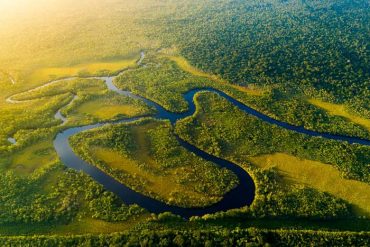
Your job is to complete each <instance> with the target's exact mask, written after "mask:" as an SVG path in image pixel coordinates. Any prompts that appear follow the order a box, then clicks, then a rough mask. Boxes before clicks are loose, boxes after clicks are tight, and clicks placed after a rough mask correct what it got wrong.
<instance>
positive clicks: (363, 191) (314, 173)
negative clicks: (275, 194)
mask: <svg viewBox="0 0 370 247" xmlns="http://www.w3.org/2000/svg"><path fill="white" fill-rule="evenodd" d="M251 161H252V163H253V164H255V165H256V166H258V167H260V168H270V167H275V168H277V169H278V172H279V173H280V174H281V175H282V178H283V183H288V184H303V185H306V186H308V187H311V188H314V189H317V190H319V191H323V192H327V193H330V194H332V195H334V196H336V197H338V198H342V199H344V200H346V201H348V202H349V203H351V204H352V205H353V206H354V209H355V211H356V213H357V214H358V215H366V216H370V193H369V191H370V185H369V184H366V183H363V182H359V181H356V180H350V179H344V178H343V177H342V176H341V174H340V172H339V171H338V170H337V169H335V168H334V167H333V166H331V165H328V164H323V163H320V162H317V161H312V160H302V159H299V158H297V157H294V156H291V155H287V154H284V153H275V154H270V155H262V156H257V157H253V158H251Z"/></svg>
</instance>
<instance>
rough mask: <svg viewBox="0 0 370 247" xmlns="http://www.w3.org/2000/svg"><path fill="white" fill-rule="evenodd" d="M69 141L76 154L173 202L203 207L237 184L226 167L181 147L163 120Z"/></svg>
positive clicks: (100, 131) (111, 128)
mask: <svg viewBox="0 0 370 247" xmlns="http://www.w3.org/2000/svg"><path fill="white" fill-rule="evenodd" d="M114 143H116V144H114ZM72 144H73V148H74V149H75V150H76V151H77V153H78V154H80V155H81V157H83V158H84V159H85V160H87V161H89V162H92V163H93V164H94V165H96V166H98V167H99V168H100V169H102V170H104V171H106V172H107V173H108V174H110V175H112V176H113V177H115V178H116V179H118V180H119V181H121V182H123V183H124V184H126V185H128V186H129V187H131V188H133V189H134V190H136V191H139V192H141V193H143V194H145V195H148V196H151V197H154V198H156V199H159V200H161V201H164V202H166V203H169V204H172V205H178V206H183V207H203V206H208V205H211V204H213V203H215V202H217V201H219V200H220V199H221V198H222V195H223V194H224V193H226V192H227V191H229V190H231V189H232V188H233V187H234V186H235V185H236V184H237V183H238V182H237V178H236V177H235V175H234V174H232V173H231V172H230V171H228V170H226V169H221V168H219V167H217V166H216V165H215V164H212V163H210V162H207V161H205V160H202V159H201V158H198V157H196V156H194V155H193V154H191V153H189V152H188V151H187V150H186V149H184V148H183V147H181V146H180V144H179V143H178V142H177V140H176V139H175V137H174V135H173V133H172V130H171V126H170V124H169V123H168V122H161V121H155V120H144V121H141V122H137V123H134V124H126V125H118V126H109V127H103V128H101V129H98V130H94V131H88V132H85V133H80V134H78V135H76V136H74V137H72Z"/></svg>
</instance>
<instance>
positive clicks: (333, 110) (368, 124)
mask: <svg viewBox="0 0 370 247" xmlns="http://www.w3.org/2000/svg"><path fill="white" fill-rule="evenodd" d="M309 102H310V103H311V104H313V105H315V106H318V107H320V108H322V109H324V110H326V111H328V112H329V114H331V115H335V116H341V117H344V118H347V119H348V120H350V121H352V122H354V123H356V124H359V125H362V126H363V127H365V128H366V129H367V130H369V131H370V119H367V118H364V117H360V116H357V115H355V114H352V113H350V112H349V111H348V110H347V109H346V107H345V105H342V104H333V103H329V102H324V101H321V100H318V99H310V100H309Z"/></svg>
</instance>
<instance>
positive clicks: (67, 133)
mask: <svg viewBox="0 0 370 247" xmlns="http://www.w3.org/2000/svg"><path fill="white" fill-rule="evenodd" d="M144 57H145V54H144V53H143V52H142V53H141V56H140V59H139V60H138V62H137V65H138V66H140V65H141V64H142V61H143V60H144ZM129 70H131V69H126V70H123V71H121V72H120V73H119V74H118V75H116V76H112V77H90V79H100V80H104V81H105V83H106V85H107V87H108V89H109V90H111V91H114V92H116V93H118V94H120V95H125V96H128V97H131V98H135V99H141V100H142V101H144V102H145V103H146V104H147V105H149V106H151V107H153V108H155V109H156V114H154V115H152V116H151V117H153V118H156V119H162V120H169V121H170V122H171V124H175V123H176V122H177V121H178V120H180V119H183V118H186V117H189V116H192V115H193V114H194V113H195V110H196V106H195V103H194V97H195V95H196V94H197V93H198V92H213V93H216V94H218V95H220V96H222V97H224V98H225V99H226V100H228V101H229V102H230V103H232V104H233V105H235V106H237V107H238V108H239V109H240V110H242V111H243V112H245V113H247V114H250V115H253V116H255V117H257V118H259V119H261V120H263V121H265V122H268V123H270V124H274V125H277V126H279V127H282V128H285V129H288V130H291V131H295V132H298V133H302V134H306V135H309V136H319V137H323V138H326V139H332V140H337V141H347V142H348V143H351V144H353V143H357V144H362V145H367V146H370V141H369V140H365V139H361V138H356V137H348V136H341V135H334V134H329V133H320V132H316V131H313V130H308V129H305V128H303V127H301V126H294V125H291V124H288V123H285V122H281V121H278V120H276V119H273V118H271V117H269V116H267V115H264V114H263V113H260V112H258V111H256V110H254V109H252V108H250V107H248V106H246V105H244V104H243V103H241V102H240V101H238V100H236V99H234V98H232V97H231V96H229V95H227V94H226V93H224V92H222V91H219V90H216V89H213V88H196V89H191V90H189V91H188V92H186V93H185V94H184V95H183V96H184V98H185V100H186V102H187V103H188V110H187V111H186V112H183V113H173V112H169V111H167V110H166V109H164V108H163V107H162V106H160V105H159V104H157V103H155V102H153V101H151V100H149V99H147V98H144V97H142V96H138V95H135V94H132V93H131V92H129V91H123V90H120V89H118V88H117V87H116V86H115V85H114V83H113V79H114V78H115V77H117V76H119V75H121V74H122V73H125V72H127V71H129ZM74 78H76V77H71V78H65V79H64V80H71V79H74ZM60 81H63V79H62V80H56V81H52V82H49V83H47V84H45V85H43V86H41V87H45V86H47V85H50V84H54V83H57V82H60ZM41 87H39V88H41ZM36 89H38V88H35V89H32V90H31V91H33V90H36ZM73 100H75V98H74V99H72V101H71V102H70V103H69V104H71V103H72V102H73ZM7 101H8V102H9V103H20V102H22V101H17V100H12V97H9V98H8V99H7ZM64 107H65V106H64ZM56 118H57V119H60V120H61V121H62V122H63V123H62V124H65V122H66V121H68V119H67V118H65V117H63V116H62V115H61V113H60V110H59V111H58V112H57V114H56ZM141 118H143V117H135V118H130V119H123V120H118V121H114V122H105V123H97V124H91V125H86V126H82V127H72V128H69V129H67V130H64V131H63V132H61V133H59V134H57V136H56V138H55V140H54V147H55V150H56V152H57V153H58V156H59V158H60V159H61V161H62V162H63V163H64V164H65V165H66V166H67V167H69V168H72V169H75V170H77V171H83V172H85V173H87V174H88V175H90V176H91V177H92V178H93V179H94V180H96V181H97V182H98V183H100V184H102V185H103V186H104V187H105V188H106V189H107V190H109V191H111V192H113V193H115V194H116V195H117V196H119V197H120V198H121V199H122V201H123V202H124V203H125V204H127V205H130V204H137V205H139V206H140V207H143V208H145V209H147V210H148V211H149V212H153V213H162V212H172V213H174V214H177V215H180V216H182V217H184V218H189V217H191V216H202V215H205V214H210V213H215V212H219V211H227V210H229V209H235V208H241V207H244V206H248V205H250V204H251V203H252V202H253V200H254V196H255V184H254V181H253V179H252V178H251V176H250V175H249V174H248V173H247V172H246V171H245V170H244V169H243V168H241V167H240V166H238V165H236V164H234V163H232V162H229V161H227V160H224V159H221V158H218V157H215V156H213V155H210V154H208V153H206V152H204V151H202V150H200V149H198V148H197V147H195V146H193V145H191V144H190V143H188V142H186V141H184V140H182V139H181V138H180V137H179V136H176V138H177V140H178V142H179V143H180V144H181V146H182V147H184V148H185V149H187V150H188V151H189V152H192V153H194V154H195V155H197V156H199V157H201V158H203V159H205V160H207V161H211V162H213V163H215V164H217V165H218V166H220V167H224V168H227V169H229V170H231V171H232V172H234V173H235V175H236V176H237V177H238V180H239V184H238V186H237V187H235V188H234V189H232V190H231V191H229V192H228V193H226V194H225V195H224V197H223V198H222V199H221V201H219V202H217V203H215V204H213V205H211V206H209V207H204V208H182V207H178V206H172V205H168V204H166V203H164V202H161V201H159V200H156V199H153V198H151V197H148V196H145V195H143V194H141V193H139V192H136V191H134V190H132V189H131V188H129V187H128V186H126V185H124V184H122V183H120V182H118V181H117V180H116V179H114V178H113V177H111V176H109V175H108V174H106V173H105V172H103V171H102V170H100V169H99V168H97V167H95V166H93V165H91V164H89V163H87V162H85V161H84V160H82V159H81V158H80V157H78V156H77V155H76V154H75V153H74V152H73V150H72V148H71V146H70V144H69V141H68V140H69V137H71V136H73V135H75V134H78V133H80V132H82V131H86V130H91V129H95V128H98V127H102V126H106V125H110V124H118V123H130V122H134V121H137V120H139V119H141Z"/></svg>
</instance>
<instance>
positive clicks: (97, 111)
mask: <svg viewBox="0 0 370 247" xmlns="http://www.w3.org/2000/svg"><path fill="white" fill-rule="evenodd" d="M75 112H76V113H77V114H78V115H80V114H81V115H82V114H88V115H90V116H93V117H95V118H97V119H99V120H103V121H106V120H110V119H113V118H115V117H116V116H118V115H124V116H127V117H133V116H137V115H139V114H140V113H141V112H143V109H142V108H141V107H139V106H135V105H133V104H124V105H115V104H110V103H109V102H106V101H103V100H101V99H96V100H92V101H89V102H86V103H83V104H82V105H80V106H78V107H77V108H76V109H75Z"/></svg>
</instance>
